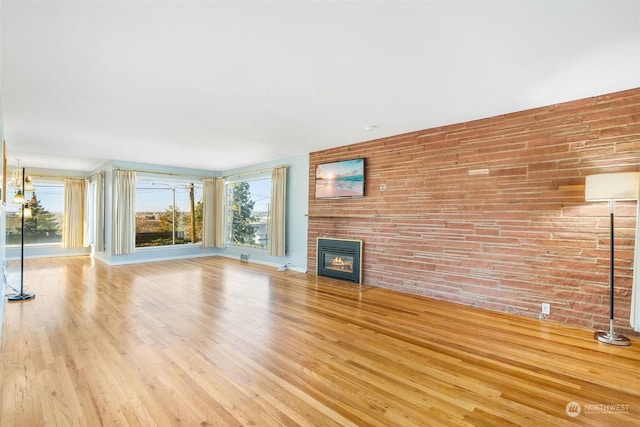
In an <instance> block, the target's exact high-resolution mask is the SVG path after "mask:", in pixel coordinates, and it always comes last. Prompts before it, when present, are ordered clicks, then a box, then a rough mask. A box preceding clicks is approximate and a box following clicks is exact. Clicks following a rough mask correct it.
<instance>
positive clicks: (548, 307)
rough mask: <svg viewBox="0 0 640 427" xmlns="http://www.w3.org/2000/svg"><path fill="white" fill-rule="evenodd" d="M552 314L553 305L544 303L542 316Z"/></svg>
mask: <svg viewBox="0 0 640 427" xmlns="http://www.w3.org/2000/svg"><path fill="white" fill-rule="evenodd" d="M550 313H551V304H549V303H546V302H543V303H542V314H546V315H549V314H550Z"/></svg>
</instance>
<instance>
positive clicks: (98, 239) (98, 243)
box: [93, 171, 104, 252]
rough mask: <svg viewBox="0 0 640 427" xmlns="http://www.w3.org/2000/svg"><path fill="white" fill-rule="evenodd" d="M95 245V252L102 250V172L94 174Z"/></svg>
mask: <svg viewBox="0 0 640 427" xmlns="http://www.w3.org/2000/svg"><path fill="white" fill-rule="evenodd" d="M95 228H96V230H95V234H96V235H95V241H94V242H93V244H94V245H95V248H94V249H95V251H96V252H103V251H104V172H102V171H101V172H98V174H97V175H96V213H95Z"/></svg>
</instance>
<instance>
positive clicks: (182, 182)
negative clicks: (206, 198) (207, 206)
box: [134, 172, 203, 251]
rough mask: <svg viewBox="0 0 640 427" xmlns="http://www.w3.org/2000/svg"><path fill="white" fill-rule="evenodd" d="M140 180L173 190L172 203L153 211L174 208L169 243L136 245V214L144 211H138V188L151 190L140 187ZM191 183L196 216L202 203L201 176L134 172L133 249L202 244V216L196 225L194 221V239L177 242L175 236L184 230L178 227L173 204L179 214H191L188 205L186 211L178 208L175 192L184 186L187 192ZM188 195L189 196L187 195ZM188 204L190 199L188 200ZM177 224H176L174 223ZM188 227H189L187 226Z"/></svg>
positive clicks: (178, 219)
mask: <svg viewBox="0 0 640 427" xmlns="http://www.w3.org/2000/svg"><path fill="white" fill-rule="evenodd" d="M141 182H148V183H151V184H155V183H158V184H160V185H163V186H166V187H160V186H158V188H157V190H168V191H173V193H174V195H173V200H172V201H171V202H172V203H171V204H169V205H168V206H166V207H165V208H164V210H162V211H158V212H153V213H157V214H160V215H161V214H163V213H165V212H167V211H168V209H167V208H168V207H171V206H173V207H174V210H173V212H172V219H171V226H172V230H171V231H170V233H171V243H169V244H157V245H153V244H150V245H141V246H140V245H138V234H139V232H138V215H139V214H140V213H142V212H146V211H140V210H139V209H140V205H139V201H140V194H141V193H140V192H139V191H140V190H145V189H146V190H147V191H148V190H152V189H151V188H141V187H140V183H141ZM191 184H193V186H194V211H195V212H194V214H195V215H196V216H197V210H198V205H199V204H200V209H201V204H202V190H203V188H202V187H203V185H202V179H201V178H196V177H192V176H183V175H171V176H167V175H162V174H153V173H140V172H138V173H137V174H136V208H135V210H136V220H135V222H136V227H135V231H134V233H135V234H134V240H135V241H136V243H135V250H136V251H140V250H142V251H144V250H154V249H155V250H157V249H163V248H171V249H175V248H179V247H193V246H200V245H201V244H202V218H200V224H199V226H198V223H197V222H196V224H195V233H196V241H195V242H192V241H187V242H181V243H180V242H177V236H178V235H179V233H180V232H181V231H184V230H180V229H179V227H180V226H179V224H180V218H177V219H176V210H175V206H176V205H177V206H178V212H179V213H181V214H183V215H184V214H185V213H186V214H188V215H191V209H190V206H189V209H188V210H186V211H183V210H181V209H180V203H178V199H177V198H176V197H175V192H176V190H177V189H178V188H179V187H184V188H185V190H186V192H187V194H188V192H189V189H188V188H189V187H190V185H191ZM171 186H173V188H170V187H171ZM187 197H189V196H187ZM188 203H189V204H190V201H189V202H188ZM176 224H178V226H177V225H176ZM187 228H189V227H187Z"/></svg>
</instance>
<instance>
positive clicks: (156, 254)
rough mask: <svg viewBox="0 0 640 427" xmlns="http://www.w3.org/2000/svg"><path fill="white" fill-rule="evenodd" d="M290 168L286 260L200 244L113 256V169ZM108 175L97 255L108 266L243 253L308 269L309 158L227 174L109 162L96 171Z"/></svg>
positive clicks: (264, 261)
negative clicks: (102, 241) (102, 239)
mask: <svg viewBox="0 0 640 427" xmlns="http://www.w3.org/2000/svg"><path fill="white" fill-rule="evenodd" d="M280 165H287V166H288V171H287V211H286V216H287V230H286V234H287V240H286V247H287V253H286V256H284V257H272V256H269V254H268V253H267V252H266V251H264V250H260V249H252V248H240V247H228V248H224V249H217V248H201V247H200V246H198V245H177V246H173V247H156V248H139V249H136V251H135V252H134V253H133V254H127V255H113V254H112V240H113V237H112V234H113V227H112V221H113V170H114V169H129V170H138V171H145V172H155V173H172V174H179V175H187V176H196V177H205V176H209V177H216V176H231V175H236V174H241V173H242V174H244V173H247V172H252V171H258V170H262V169H267V168H273V167H275V166H280ZM98 171H104V172H105V251H104V252H101V253H97V254H95V256H96V258H97V259H99V260H101V261H103V262H105V263H108V264H130V263H138V262H150V261H160V260H167V259H179V258H195V257H201V256H213V255H221V256H226V257H230V258H235V259H240V254H247V253H248V254H249V261H250V262H257V263H261V264H267V265H273V266H282V265H289V266H290V268H292V269H295V270H297V271H303V272H304V271H306V269H307V217H306V214H307V210H308V200H309V197H308V192H309V187H308V179H309V156H308V155H302V156H296V157H291V158H287V159H280V160H277V161H272V162H266V163H261V164H257V165H252V166H248V167H245V168H240V169H234V170H229V171H224V172H220V171H217V172H212V171H203V170H194V169H185V168H172V167H166V166H158V165H149V164H140V163H131V162H115V161H114V162H109V163H106V164H104V165H102V166H101V167H100V168H98V169H97V170H95V171H93V172H92V174H93V173H96V172H98Z"/></svg>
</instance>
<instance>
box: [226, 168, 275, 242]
mask: <svg viewBox="0 0 640 427" xmlns="http://www.w3.org/2000/svg"><path fill="white" fill-rule="evenodd" d="M270 200H271V179H270V178H268V179H258V180H253V181H240V182H231V183H228V184H227V239H226V240H227V244H228V245H232V246H247V247H254V248H259V249H268V248H269V221H270V219H271V212H270Z"/></svg>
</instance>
